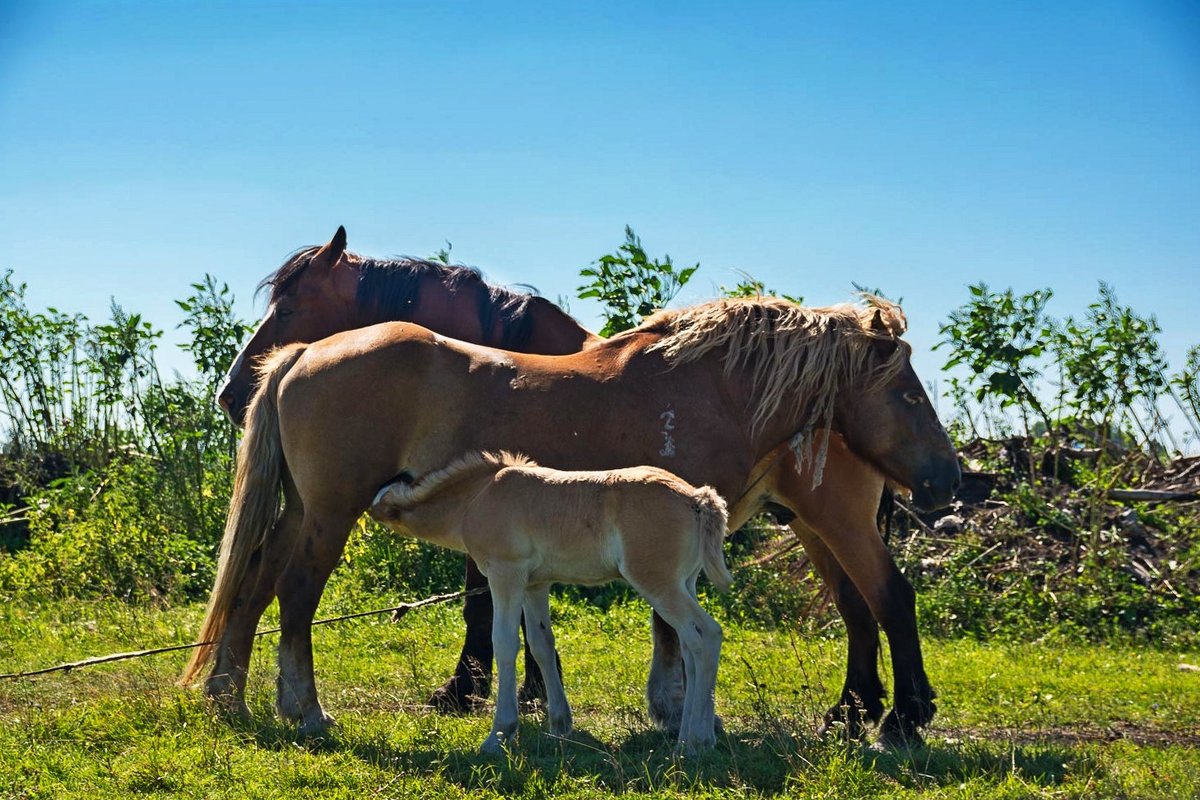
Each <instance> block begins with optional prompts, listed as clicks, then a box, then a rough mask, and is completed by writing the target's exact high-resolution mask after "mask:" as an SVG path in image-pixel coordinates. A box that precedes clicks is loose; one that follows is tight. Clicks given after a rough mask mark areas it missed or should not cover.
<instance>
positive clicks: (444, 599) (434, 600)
mask: <svg viewBox="0 0 1200 800" xmlns="http://www.w3.org/2000/svg"><path fill="white" fill-rule="evenodd" d="M486 591H488V587H486V586H481V587H479V588H478V589H471V590H464V591H461V592H451V593H449V594H435V595H433V596H432V597H426V598H425V599H424V600H415V601H413V602H411V603H401V604H400V605H398V606H391V607H390V608H379V609H375V610H374V611H357V612H355V613H353V614H343V615H342V616H340V617H327V618H326V619H318V620H314V621H313V623H312V626H313V627H316V626H317V625H329V624H331V623H334V622H342V621H344V620H348V619H357V618H359V617H371V616H377V615H379V614H387V613H389V612H390V613H391V615H392V621H393V622H395V621H396V620H399V619H400V618H401V617H403V616H404V615H405V614H407V613H408V612H409V611H412V610H413V609H416V608H422V607H424V606H433V605H439V604H441V603H448V602H450V601H451V600H459V599H466V598H468V597H473V596H475V595H477V594H483V593H484V592H486ZM279 631H280V629H279V628H267V629H265V630H261V631H257V632H255V634H254V636H255V638H258V637H259V636H267V635H269V634H272V633H279ZM211 644H217V642H194V643H193V644H176V645H171V646H170V647H155V648H152V649H150V650H135V651H132V652H129V653H112V654H111V655H107V656H95V657H93V658H85V659H83V660H82V661H72V662H70V663H69V664H57V665H55V666H53V667H44V668H42V669H34V670H29V671H27V672H9V673H4V674H0V680H11V679H13V678H29V677H32V676H34V675H45V674H47V673H49V672H70V671H71V670H73V669H79V668H81V667H90V666H93V665H95V664H107V663H109V662H111V661H127V660H129V659H133V658H143V657H145V656H153V655H158V654H159V653H173V652H175V651H177V650H191V649H193V648H196V647H204V646H205V645H211Z"/></svg>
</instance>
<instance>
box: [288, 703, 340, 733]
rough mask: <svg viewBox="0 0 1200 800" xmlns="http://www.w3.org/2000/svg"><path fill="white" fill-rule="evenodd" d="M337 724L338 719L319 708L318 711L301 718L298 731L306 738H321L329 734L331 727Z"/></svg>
mask: <svg viewBox="0 0 1200 800" xmlns="http://www.w3.org/2000/svg"><path fill="white" fill-rule="evenodd" d="M336 724H337V720H335V719H334V718H333V717H331V716H330V715H328V714H326V713H325V712H324V711H321V710H320V709H318V710H317V713H315V714H312V715H311V716H306V717H305V718H304V719H303V720H301V722H300V725H299V727H298V728H297V729H296V732H297V733H298V734H300V736H301V737H303V738H305V739H320V738H321V737H323V736H326V735H328V733H329V729H330V728H332V727H333V726H334V725H336Z"/></svg>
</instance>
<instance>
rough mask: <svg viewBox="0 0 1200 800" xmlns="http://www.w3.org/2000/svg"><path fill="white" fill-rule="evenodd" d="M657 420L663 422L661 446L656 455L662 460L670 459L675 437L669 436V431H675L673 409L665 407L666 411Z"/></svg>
mask: <svg viewBox="0 0 1200 800" xmlns="http://www.w3.org/2000/svg"><path fill="white" fill-rule="evenodd" d="M658 418H659V419H661V420H662V421H663V427H662V435H663V446H662V449H661V450H659V451H658V454H659V455H660V456H663V457H664V458H671V457H672V456H674V455H675V437H674V436H672V435H671V431H673V430H675V409H674V408H672V407H671V406H670V405H667V410H666V411H664V412H662V413H661V414H659V415H658Z"/></svg>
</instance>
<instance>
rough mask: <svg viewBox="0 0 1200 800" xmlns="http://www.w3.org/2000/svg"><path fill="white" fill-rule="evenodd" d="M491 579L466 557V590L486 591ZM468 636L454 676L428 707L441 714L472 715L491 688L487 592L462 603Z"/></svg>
mask: <svg viewBox="0 0 1200 800" xmlns="http://www.w3.org/2000/svg"><path fill="white" fill-rule="evenodd" d="M487 586H488V579H487V578H486V577H485V576H484V574H483V573H482V572H480V571H479V567H478V566H476V564H475V561H474V560H473V559H471V557H470V556H468V557H467V574H466V590H467V591H468V592H470V591H472V590H474V589H486V588H487ZM462 614H463V621H464V622H466V623H467V635H466V639H465V640H464V642H463V646H462V652H461V653H459V656H458V664H457V666H455V668H454V674H453V675H451V676H450V678H449V679H448V680H447V681H446V682H445V683H443V684H442V685H441V686H439V687H438V688H437V689H436V690H434V692H433V694H432V695H431V696H430V698H429V705H431V706H433V707H434V708H435V709H437V710H438V711H445V712H452V713H456V712H461V711H470V710H472V709H474V708H476V707H477V706H479V705H480V704H481V702H482V701H483V700H484V698H486V697H487V696H488V694H490V692H491V688H492V658H493V654H492V614H493V610H492V595H491V592H484V593H483V594H477V595H474V596H470V597H467V598H466V600H464V601H463V611H462Z"/></svg>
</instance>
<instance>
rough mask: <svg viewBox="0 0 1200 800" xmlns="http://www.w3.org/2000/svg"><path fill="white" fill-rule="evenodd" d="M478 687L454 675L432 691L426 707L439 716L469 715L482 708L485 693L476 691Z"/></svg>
mask: <svg viewBox="0 0 1200 800" xmlns="http://www.w3.org/2000/svg"><path fill="white" fill-rule="evenodd" d="M479 685H484V686H486V685H487V684H486V683H482V684H476V683H475V682H474V681H470V680H465V679H463V678H461V677H460V676H458V675H455V676H454V677H453V678H451V679H450V680H448V681H446V682H445V683H444V684H442V685H441V686H439V687H438V688H437V689H436V690H434V692H433V694H431V695H430V696H429V702H428V705H430V706H432V707H433V709H434V710H435V711H437V712H438V713H441V714H469V713H471V712H473V711H478V710H479V709H480V708H482V707H483V701H484V699H485V698H486V697H487V691H486V690H484V691H483V692H482V693H481V692H479V691H478V689H477V687H478V686H479Z"/></svg>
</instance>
